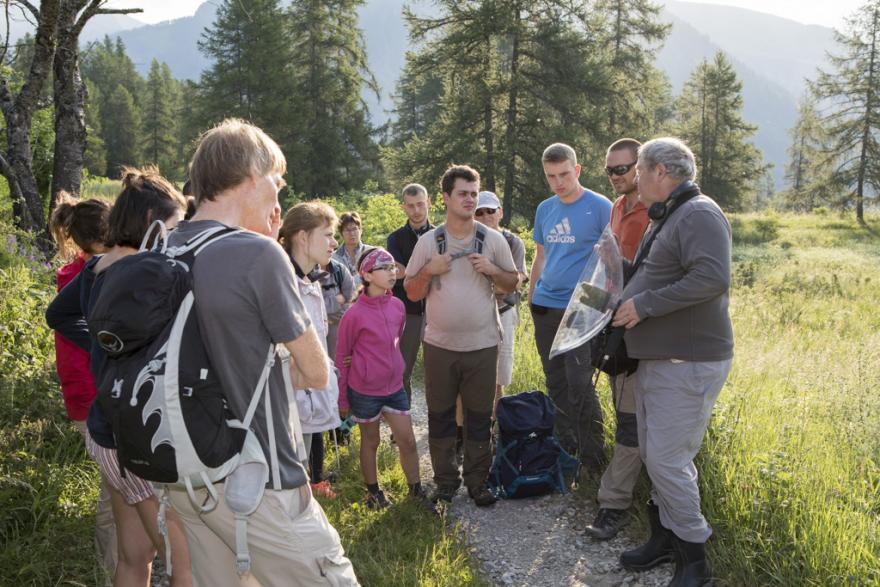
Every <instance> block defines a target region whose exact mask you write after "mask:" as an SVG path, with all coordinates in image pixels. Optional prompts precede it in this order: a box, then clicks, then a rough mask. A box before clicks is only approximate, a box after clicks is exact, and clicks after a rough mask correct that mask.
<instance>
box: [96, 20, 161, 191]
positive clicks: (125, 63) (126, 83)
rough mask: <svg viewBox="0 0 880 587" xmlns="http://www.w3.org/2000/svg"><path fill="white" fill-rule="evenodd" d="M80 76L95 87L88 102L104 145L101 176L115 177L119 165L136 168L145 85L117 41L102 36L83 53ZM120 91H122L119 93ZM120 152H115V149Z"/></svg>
mask: <svg viewBox="0 0 880 587" xmlns="http://www.w3.org/2000/svg"><path fill="white" fill-rule="evenodd" d="M82 74H83V78H84V79H85V80H86V82H87V83H88V84H90V87H93V88H96V89H97V92H95V95H94V96H91V94H90V97H89V102H90V103H91V104H93V105H95V106H97V108H95V112H96V114H97V116H98V124H97V126H96V128H100V129H101V130H100V133H101V134H100V138H101V140H102V141H103V143H104V147H105V149H106V154H107V162H106V167H105V169H104V170H102V171H101V173H102V174H105V175H107V176H108V177H117V176H118V173H119V166H120V165H123V164H124V165H139V164H140V163H141V161H140V159H139V153H140V149H139V146H140V143H141V142H142V138H141V134H140V133H141V128H140V121H141V112H140V101H143V100H144V98H145V97H146V90H145V88H146V84H145V82H144V79H143V78H142V77H141V76H140V74H139V73H138V72H137V69H136V68H135V65H134V62H133V61H132V60H131V58H130V57H129V56H128V54H127V53H126V51H125V45H124V44H123V43H122V41H121V40H120V39H118V38H117V39H116V41H115V42H114V41H113V40H111V39H110V37H104V40H103V41H102V42H101V43H98V44H96V45H95V46H93V47H92V48H90V49H89V50H88V51H87V52H85V53H84V54H83V60H82ZM120 88H122V89H123V90H125V92H124V93H123V92H120V91H119V89H120ZM119 145H122V146H124V147H123V150H122V151H117V150H116V146H119Z"/></svg>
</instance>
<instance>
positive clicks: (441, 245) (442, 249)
mask: <svg viewBox="0 0 880 587" xmlns="http://www.w3.org/2000/svg"><path fill="white" fill-rule="evenodd" d="M434 242H435V243H437V254H439V255H443V254H444V253H446V225H445V224H441V225H440V226H438V227H437V228H435V229H434Z"/></svg>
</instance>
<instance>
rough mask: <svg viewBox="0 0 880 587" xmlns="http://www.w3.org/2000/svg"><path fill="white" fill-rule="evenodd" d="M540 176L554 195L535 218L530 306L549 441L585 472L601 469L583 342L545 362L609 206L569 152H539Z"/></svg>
mask: <svg viewBox="0 0 880 587" xmlns="http://www.w3.org/2000/svg"><path fill="white" fill-rule="evenodd" d="M542 162H543V166H544V177H546V178H547V183H548V184H550V189H552V190H553V192H554V195H553V196H551V197H550V198H548V199H546V200H544V201H543V202H541V204H540V205H539V206H538V210H537V212H536V213H535V226H534V230H533V233H532V238H533V239H534V241H535V260H534V262H533V263H532V271H531V280H530V283H529V302H530V304H531V310H532V320H533V321H534V323H535V346H536V347H537V349H538V355H539V356H540V357H541V365H542V367H543V368H544V377H545V380H546V383H547V392H548V393H549V394H550V397H551V399H552V400H553V402H554V403H555V404H556V407H557V409H558V412H557V418H556V435H557V436H558V438H559V442H560V444H561V445H562V447H563V448H564V449H565V450H567V451H569V452H571V453H574V454H577V455H578V457H579V458H580V460H581V462H582V463H583V464H584V465H585V466H586V467H587V470H588V471H589V472H590V473H593V474H597V475H598V473H599V472H600V471H601V467H602V462H603V461H604V452H605V440H604V429H603V426H602V408H601V407H600V406H599V397H598V396H597V395H596V390H595V388H594V387H593V385H592V373H593V370H592V367H591V366H590V348H589V344H588V343H587V344H583V345H581V346H580V347H578V348H576V349H573V350H570V351H568V352H566V353H563V354H561V355H557V356H556V357H554V358H552V359H551V358H550V348H551V347H552V346H553V339H554V337H555V336H556V331H557V330H558V329H559V323H560V322H561V321H562V316H563V315H564V314H565V308H566V306H568V302H569V300H570V299H571V294H572V292H573V291H574V288H575V285H577V282H578V279H579V278H580V275H581V271H582V270H583V268H584V265H585V264H586V261H587V259H588V258H589V256H590V254H591V253H592V251H593V245H594V244H596V242H598V240H599V237H600V236H601V235H602V231H603V230H604V229H605V226H607V225H608V220H609V219H610V216H611V202H610V201H609V200H608V199H607V198H606V197H605V196H603V195H601V194H598V193H596V192H593V191H591V190H588V189H586V188H584V187H583V186H582V185H581V184H580V180H579V179H578V178H579V177H580V173H581V166H580V165H578V163H577V157H576V155H575V152H574V149H572V148H571V147H569V146H568V145H565V144H562V143H556V144H553V145H550V146H549V147H547V149H545V150H544V155H543V157H542Z"/></svg>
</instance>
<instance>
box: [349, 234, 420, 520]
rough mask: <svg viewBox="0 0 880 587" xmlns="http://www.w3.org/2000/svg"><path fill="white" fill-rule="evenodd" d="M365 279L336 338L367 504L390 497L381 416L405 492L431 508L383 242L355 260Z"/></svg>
mask: <svg viewBox="0 0 880 587" xmlns="http://www.w3.org/2000/svg"><path fill="white" fill-rule="evenodd" d="M357 270H358V275H359V276H360V278H361V280H362V282H363V285H364V287H363V290H362V291H361V294H360V296H359V297H358V298H357V300H356V301H355V302H354V304H352V306H351V308H350V309H349V310H348V311H347V312H346V313H345V315H344V316H343V317H342V321H341V322H340V323H339V333H338V339H337V343H336V364H337V366H339V368H340V373H339V411H340V415H341V416H342V417H343V418H346V417H348V415H349V413H351V416H352V420H354V421H355V422H357V424H358V426H359V428H360V431H361V449H360V461H361V473H362V474H363V476H364V483H365V484H366V486H367V497H366V500H365V501H366V505H367V507H369V508H373V509H377V508H385V507H388V506H389V505H391V502H390V501H389V500H388V498H387V497H386V496H385V493H384V492H383V491H382V490H381V489H380V488H379V480H378V476H377V469H376V453H377V451H378V449H379V418H384V419H385V422H386V423H387V424H388V426H389V427H390V428H391V433H392V434H393V435H394V440H395V442H396V444H397V448H398V450H399V451H400V465H401V467H402V468H403V473H404V475H405V476H406V481H407V483H408V484H409V496H410V497H412V498H414V499H415V500H417V501H419V502H420V503H422V504H423V505H424V506H425V507H428V508H429V509H430V510H431V511H434V506H433V504H431V502H430V501H429V500H428V498H427V495H426V492H425V489H424V488H423V487H422V484H421V482H420V479H419V455H418V451H417V449H416V440H415V434H414V433H413V428H412V420H411V419H410V404H409V399H407V396H406V391H405V390H404V388H403V371H404V361H403V356H402V355H401V354H400V337H401V335H402V334H403V327H404V323H405V321H406V311H405V309H404V306H403V302H401V301H400V300H399V299H397V298H396V297H394V296H393V295H391V288H392V287H393V286H394V282H395V281H396V279H397V265H396V264H395V262H394V258H393V257H392V256H391V254H390V253H389V252H388V251H386V250H385V249H382V248H373V249H369V250H367V251H366V252H364V253H363V254H362V255H361V257H360V259H359V260H358V264H357Z"/></svg>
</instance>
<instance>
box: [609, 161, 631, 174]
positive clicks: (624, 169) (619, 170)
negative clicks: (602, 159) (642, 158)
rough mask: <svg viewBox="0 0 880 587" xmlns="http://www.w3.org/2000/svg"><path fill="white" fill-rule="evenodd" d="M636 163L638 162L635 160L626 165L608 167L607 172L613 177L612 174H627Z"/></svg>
mask: <svg viewBox="0 0 880 587" xmlns="http://www.w3.org/2000/svg"><path fill="white" fill-rule="evenodd" d="M636 163H638V162H637V161H633V162H632V163H627V164H626V165H615V166H614V167H606V168H605V173H607V174H608V176H609V177H611V176H612V175H626V174H627V173H629V170H630V169H632V168H633V165H635V164H636Z"/></svg>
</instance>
